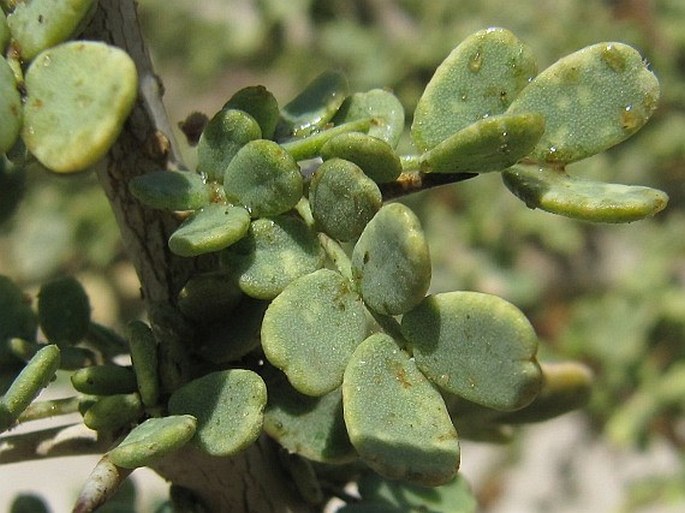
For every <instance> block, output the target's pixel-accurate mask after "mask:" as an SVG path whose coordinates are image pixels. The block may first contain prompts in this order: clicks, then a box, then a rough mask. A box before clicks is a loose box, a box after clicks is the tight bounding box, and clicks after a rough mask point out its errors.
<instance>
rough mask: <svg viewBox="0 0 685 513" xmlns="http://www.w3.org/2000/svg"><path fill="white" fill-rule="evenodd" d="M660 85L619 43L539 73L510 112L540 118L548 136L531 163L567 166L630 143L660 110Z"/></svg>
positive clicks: (598, 47) (601, 46)
mask: <svg viewBox="0 0 685 513" xmlns="http://www.w3.org/2000/svg"><path fill="white" fill-rule="evenodd" d="M658 100H659V81H658V80H657V78H656V77H655V76H654V74H653V73H652V72H651V71H649V70H648V69H647V67H646V65H645V63H644V61H643V60H642V57H641V56H640V54H639V53H638V52H637V51H636V50H635V49H634V48H631V47H630V46H628V45H624V44H621V43H598V44H595V45H592V46H588V47H587V48H583V49H582V50H579V51H577V52H575V53H572V54H571V55H567V56H566V57H563V58H562V59H560V60H558V61H557V62H556V63H554V64H552V65H551V66H550V67H549V68H547V69H546V70H544V71H543V72H542V73H540V74H539V75H538V76H537V77H536V78H535V79H534V80H533V81H532V82H531V83H530V84H529V85H528V86H527V87H526V88H525V89H524V90H523V91H521V94H520V95H519V96H518V97H517V98H516V99H515V100H514V102H513V103H512V104H511V105H510V107H509V110H508V112H510V113H522V112H537V113H539V114H541V115H542V116H544V118H545V134H544V135H543V136H542V138H541V139H540V141H539V142H538V144H537V146H536V148H535V150H534V151H533V152H532V153H531V157H533V158H534V159H536V160H537V161H539V162H552V163H562V164H565V163H568V162H573V161H576V160H580V159H584V158H586V157H589V156H591V155H594V154H596V153H599V152H602V151H604V150H606V149H608V148H611V147H612V146H614V145H616V144H618V143H620V142H621V141H623V140H624V139H627V138H628V137H630V136H631V135H633V134H634V133H635V132H637V131H638V130H639V129H640V128H642V126H643V125H644V124H645V123H646V122H647V120H648V119H649V117H650V116H651V115H652V113H653V112H654V110H655V109H656V107H657V102H658Z"/></svg>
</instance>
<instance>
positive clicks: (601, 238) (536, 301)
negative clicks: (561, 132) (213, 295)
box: [0, 0, 685, 511]
mask: <svg viewBox="0 0 685 513" xmlns="http://www.w3.org/2000/svg"><path fill="white" fill-rule="evenodd" d="M139 7H140V12H141V21H142V26H143V32H144V33H145V34H146V36H147V38H148V41H149V44H150V49H151V52H152V55H153V58H154V60H155V62H156V65H157V70H158V73H159V75H160V77H161V78H162V80H163V82H164V84H165V87H166V90H167V94H166V97H165V99H166V103H167V107H168V109H169V112H170V116H171V119H172V121H174V122H176V121H180V120H182V119H184V118H185V117H186V116H188V115H189V114H190V113H191V112H193V111H202V112H205V113H206V114H208V115H210V116H211V115H212V114H213V113H214V112H215V111H216V110H218V109H219V108H220V107H221V106H222V105H223V103H224V102H225V101H226V100H227V99H228V98H229V97H230V96H231V94H232V93H233V92H235V91H236V90H238V89H239V88H241V87H244V86H246V85H255V84H263V85H265V86H266V87H267V88H269V89H270V90H272V91H273V92H274V94H275V95H276V97H277V98H278V99H279V100H280V102H281V104H284V103H285V102H287V101H288V100H289V99H290V98H291V97H292V96H294V95H295V94H296V93H297V91H298V90H299V89H300V88H301V87H302V86H303V85H304V84H305V83H307V82H308V81H309V80H311V79H312V78H313V77H314V76H316V75H317V74H318V73H320V72H321V71H323V70H326V69H329V68H337V69H342V70H343V71H345V72H346V73H347V75H348V77H349V79H350V83H351V85H352V90H359V91H363V90H368V89H370V88H374V87H387V88H390V89H391V90H393V91H394V92H395V94H397V95H398V97H399V98H400V99H401V101H402V102H403V104H404V105H405V108H406V110H407V113H411V112H412V111H413V108H414V106H415V104H416V101H417V99H418V97H419V95H420V94H421V91H422V88H423V87H424V86H425V84H426V83H427V81H428V80H429V79H430V77H431V75H432V73H433V70H434V69H435V67H436V66H437V65H438V64H439V63H440V62H441V61H442V59H444V58H445V57H446V56H447V54H448V53H449V52H450V50H451V49H452V48H453V47H454V46H456V45H457V44H458V43H459V42H460V41H461V40H462V39H463V38H464V37H465V36H467V35H469V34H470V33H472V32H474V31H476V30H479V29H481V28H484V27H488V26H503V27H506V28H508V29H510V30H512V31H513V32H514V33H515V34H517V35H518V36H519V37H520V38H521V39H522V40H523V41H525V42H527V43H528V44H529V45H530V46H531V48H532V49H533V51H534V53H535V54H536V55H537V58H538V63H539V67H540V69H544V68H545V67H546V66H548V65H549V64H551V63H552V62H554V61H555V60H556V59H558V58H559V57H561V56H563V55H566V54H568V53H570V52H572V51H575V50H577V49H579V48H581V47H583V46H586V45H588V44H592V43H595V42H600V41H611V40H618V41H622V42H625V43H628V44H631V45H633V46H634V47H636V48H637V49H638V50H639V51H640V52H641V53H642V55H643V56H644V57H645V58H646V59H647V61H648V62H649V63H650V66H651V68H652V69H653V71H654V72H655V73H656V74H657V76H658V77H659V79H660V82H661V87H662V99H661V103H660V107H659V110H658V111H657V112H656V114H655V116H654V117H653V119H652V121H651V122H650V123H649V124H648V125H647V126H646V127H645V128H644V129H643V130H642V131H641V132H639V133H638V134H637V135H636V136H634V137H633V138H632V139H630V140H629V141H628V142H627V143H624V144H622V145H619V146H618V147H616V148H614V149H612V150H610V151H608V152H606V153H604V154H601V155H598V156H596V157H593V158H592V159H589V160H586V161H582V162H580V163H577V164H574V165H573V172H574V173H576V174H579V175H585V176H595V177H598V178H601V179H602V180H614V181H618V182H622V183H630V184H643V185H648V186H651V187H656V188H659V189H662V190H664V191H666V192H667V193H668V194H669V196H670V204H669V206H668V208H667V209H666V210H665V211H664V212H662V213H661V214H659V215H658V216H657V217H656V218H654V219H650V220H647V221H642V222H637V223H635V224H632V225H627V226H606V225H592V224H586V223H581V222H577V221H572V220H568V219H564V218H560V217H555V216H553V215H551V214H546V213H543V212H540V211H531V210H528V209H526V208H525V207H524V206H523V204H522V203H521V202H519V201H518V200H517V199H515V198H514V197H513V196H512V195H511V194H510V193H509V192H508V191H507V190H505V188H504V187H503V186H502V183H501V181H500V179H499V177H498V176H497V175H496V174H491V175H485V176H482V177H479V178H476V179H474V180H469V181H466V182H463V183H461V184H458V185H456V186H448V187H445V188H441V189H437V190H433V191H429V192H424V193H420V194H417V195H415V196H413V197H410V198H407V199H406V202H407V203H409V204H410V205H411V206H412V207H413V208H414V209H415V211H416V212H417V214H418V215H419V217H420V218H421V220H422V222H423V224H424V228H425V229H426V232H427V235H428V240H429V243H430V245H431V252H432V255H433V266H434V267H433V273H434V279H433V290H434V291H443V290H453V289H469V290H478V291H483V292H490V293H495V294H498V295H500V296H503V297H504V298H506V299H508V300H510V301H512V302H513V303H515V304H517V305H518V306H519V307H521V308H522V309H523V310H524V311H525V312H526V313H527V315H528V316H529V317H530V318H531V320H532V321H533V323H534V325H535V327H536V329H537V331H538V333H539V335H540V337H541V338H542V339H543V341H544V348H543V353H544V356H546V357H548V358H552V359H554V358H576V359H580V360H582V361H585V362H586V363H589V364H590V365H591V366H592V368H593V369H595V371H596V374H597V386H596V387H595V392H594V395H593V398H592V401H591V404H590V405H589V407H588V409H587V412H586V414H587V416H588V419H589V420H590V423H591V425H592V426H594V428H595V429H596V433H597V436H600V437H605V439H606V440H607V442H608V443H610V444H615V445H621V446H624V447H632V448H635V449H638V450H639V449H642V448H646V447H648V446H649V445H650V443H653V442H654V441H655V440H659V441H660V442H663V441H666V443H668V444H669V445H670V446H671V447H672V449H673V450H674V451H676V453H677V454H679V455H680V461H681V468H680V471H679V472H676V473H675V474H673V475H669V476H662V477H661V478H659V479H652V480H649V481H648V482H645V483H643V484H642V486H636V487H634V488H633V489H632V495H630V496H628V497H626V507H625V511H633V510H634V509H635V508H637V507H638V506H641V505H643V504H644V503H650V502H659V501H664V500H675V501H685V415H684V411H685V208H684V206H685V205H684V203H685V185H684V184H685V30H683V27H685V2H682V0H614V1H608V0H605V1H600V0H588V1H583V2H579V1H574V0H545V1H540V2H511V1H509V0H431V1H422V0H394V1H393V0H288V1H283V0H205V1H204V2H194V1H190V0H173V1H172V0H141V1H140V2H139ZM408 117H409V116H408ZM410 121H411V119H410V117H409V119H407V122H408V124H409V123H410ZM177 137H178V134H177ZM181 139H182V138H181V137H179V140H181ZM403 144H405V148H407V149H409V146H408V145H409V142H408V140H407V141H405V142H404V143H403ZM184 155H185V159H186V162H187V163H188V164H189V165H192V164H193V162H194V155H193V150H192V148H189V147H187V146H186V147H184ZM60 272H71V273H76V274H78V275H79V276H81V277H86V283H85V285H86V287H87V288H88V286H89V283H88V278H91V285H92V287H93V288H91V290H93V289H96V290H98V291H100V293H101V294H102V295H104V296H105V297H106V299H105V305H106V306H105V307H103V308H102V309H101V310H100V311H101V312H102V316H104V318H102V317H101V318H100V319H98V320H99V321H100V322H108V323H110V324H114V325H115V326H117V323H118V322H121V319H122V318H123V319H124V321H125V320H126V318H131V316H132V315H134V314H135V312H136V308H138V306H139V304H138V301H137V299H138V296H137V287H136V284H135V279H131V271H130V269H129V268H128V266H127V265H126V263H125V258H124V255H123V254H122V250H121V247H120V243H119V241H118V235H117V231H116V225H115V223H114V221H113V219H112V216H111V214H110V213H109V211H108V205H107V202H106V200H105V198H104V196H103V195H102V193H101V192H100V191H99V190H98V187H97V183H96V179H95V177H94V175H93V174H90V175H88V174H86V175H82V176H78V177H72V178H70V179H64V178H61V177H54V176H49V175H47V173H45V172H43V171H41V170H32V171H31V172H30V173H29V175H28V177H27V180H26V184H25V198H24V201H23V202H22V203H21V205H20V207H19V209H18V212H17V215H15V216H14V217H13V218H12V219H11V220H9V221H5V222H4V223H3V224H2V225H0V273H2V274H9V275H10V276H13V277H14V278H15V279H17V280H18V282H19V283H20V284H22V285H23V286H25V287H29V288H30V287H35V286H36V285H37V284H38V283H40V282H41V281H42V280H44V279H46V278H48V277H50V276H52V275H54V274H57V273H60ZM95 282H97V283H95ZM93 283H95V284H94V285H93ZM92 300H93V301H94V302H95V303H96V306H95V310H96V312H97V311H98V308H97V298H92Z"/></svg>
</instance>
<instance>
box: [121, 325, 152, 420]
mask: <svg viewBox="0 0 685 513" xmlns="http://www.w3.org/2000/svg"><path fill="white" fill-rule="evenodd" d="M126 335H127V336H126V338H127V340H128V346H129V349H130V351H131V364H132V366H133V372H134V373H135V376H136V383H137V385H138V393H139V394H140V399H141V401H142V402H143V405H145V407H147V408H151V407H153V406H155V405H156V404H157V400H158V399H159V373H158V370H157V368H158V364H159V361H158V357H157V341H156V340H155V337H154V335H153V334H152V330H151V329H150V327H149V326H148V325H147V324H145V323H144V322H142V321H131V322H130V323H128V326H127V327H126Z"/></svg>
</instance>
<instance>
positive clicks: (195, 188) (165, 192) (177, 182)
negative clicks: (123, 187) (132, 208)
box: [129, 171, 212, 210]
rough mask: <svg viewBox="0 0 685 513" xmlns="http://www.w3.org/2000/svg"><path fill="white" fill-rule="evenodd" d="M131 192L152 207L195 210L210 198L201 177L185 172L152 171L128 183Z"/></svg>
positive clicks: (208, 190) (208, 201) (207, 187)
mask: <svg viewBox="0 0 685 513" xmlns="http://www.w3.org/2000/svg"><path fill="white" fill-rule="evenodd" d="M129 189H130V190H131V194H133V195H134V196H135V197H136V198H138V199H139V200H140V201H141V202H142V203H144V204H145V205H147V206H148V207H152V208H159V209H165V210H195V209H197V208H200V207H203V206H204V205H207V204H209V203H210V201H211V200H212V191H211V189H210V187H209V186H208V185H207V184H206V183H205V180H204V178H203V177H202V176H200V175H198V174H196V173H191V172H189V171H152V172H150V173H146V174H144V175H140V176H136V177H135V178H134V179H133V180H131V181H130V182H129Z"/></svg>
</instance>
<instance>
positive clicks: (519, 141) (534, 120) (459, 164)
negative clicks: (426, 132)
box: [421, 113, 545, 173]
mask: <svg viewBox="0 0 685 513" xmlns="http://www.w3.org/2000/svg"><path fill="white" fill-rule="evenodd" d="M544 131H545V120H544V118H543V117H542V116H540V115H539V114H532V113H523V114H516V115H512V114H499V115H497V116H491V117H488V118H485V119H481V120H480V121H476V122H475V123H473V124H471V125H469V126H467V127H466V128H462V129H461V130H459V131H458V132H457V133H455V134H453V135H451V136H449V137H448V138H447V139H445V140H444V141H442V142H441V143H440V144H438V145H437V146H435V147H434V148H432V149H430V150H428V151H427V152H426V153H424V154H423V155H422V156H421V171H422V172H424V173H485V172H488V171H501V170H503V169H505V168H508V167H510V166H512V165H514V164H516V162H518V161H519V160H521V159H522V158H523V157H525V156H526V155H528V153H530V152H531V150H532V149H533V148H534V147H535V145H536V144H537V142H538V141H539V140H540V137H541V136H542V134H543V132H544Z"/></svg>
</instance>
